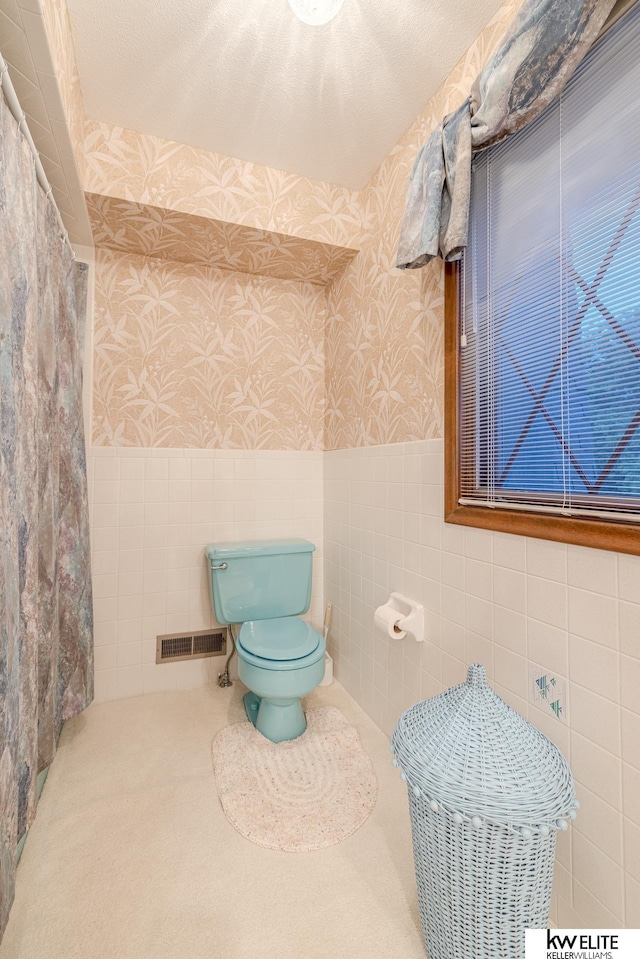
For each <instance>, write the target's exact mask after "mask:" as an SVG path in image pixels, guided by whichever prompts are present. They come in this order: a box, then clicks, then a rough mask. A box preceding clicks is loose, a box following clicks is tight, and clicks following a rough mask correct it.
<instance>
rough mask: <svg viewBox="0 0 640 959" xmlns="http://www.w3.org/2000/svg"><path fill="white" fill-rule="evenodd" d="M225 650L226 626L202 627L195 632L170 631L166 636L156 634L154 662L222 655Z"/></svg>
mask: <svg viewBox="0 0 640 959" xmlns="http://www.w3.org/2000/svg"><path fill="white" fill-rule="evenodd" d="M226 652H227V630H226V628H225V629H222V628H218V629H215V630H214V629H202V630H200V631H199V632H197V633H171V634H169V635H168V636H158V638H157V641H156V663H175V662H179V661H180V660H182V659H203V658H204V657H205V656H224V655H225V653H226Z"/></svg>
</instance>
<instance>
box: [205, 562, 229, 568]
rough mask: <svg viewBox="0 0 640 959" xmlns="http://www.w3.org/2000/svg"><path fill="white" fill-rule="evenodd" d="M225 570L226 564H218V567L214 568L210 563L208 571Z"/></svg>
mask: <svg viewBox="0 0 640 959" xmlns="http://www.w3.org/2000/svg"><path fill="white" fill-rule="evenodd" d="M226 568H227V564H226V563H220V565H219V566H214V565H213V563H211V564H210V566H209V569H226Z"/></svg>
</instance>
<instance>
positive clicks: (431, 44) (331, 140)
mask: <svg viewBox="0 0 640 959" xmlns="http://www.w3.org/2000/svg"><path fill="white" fill-rule="evenodd" d="M68 3H69V9H70V13H71V20H72V27H73V33H74V41H75V46H76V55H77V59H78V64H79V69H80V78H81V83H82V91H83V94H84V100H85V106H86V109H87V112H88V114H89V115H90V116H91V117H93V118H95V119H97V120H106V121H109V122H111V123H113V124H116V125H118V126H124V127H129V128H131V129H133V130H139V131H140V132H142V133H150V134H155V135H156V136H161V137H165V138H167V139H169V140H177V141H179V142H181V143H187V144H191V145H193V146H199V147H203V148H205V149H207V150H210V151H212V152H215V153H223V154H227V155H229V156H234V157H238V158H239V159H242V160H250V161H253V162H255V163H261V164H264V165H266V166H271V167H275V168H276V169H281V170H286V171H288V172H291V173H297V174H299V175H301V176H309V177H313V178H315V179H319V180H325V181H328V182H330V183H337V184H340V185H342V186H346V187H351V188H354V189H359V188H360V187H362V186H363V185H364V184H365V183H366V181H367V180H368V178H369V177H370V176H371V174H372V173H373V172H374V171H375V170H376V169H377V167H378V166H379V164H380V163H381V162H382V160H383V159H384V157H385V156H386V155H387V153H389V151H390V150H391V149H392V147H393V146H394V144H395V143H396V141H397V140H398V139H399V137H400V136H401V135H402V133H403V132H404V131H405V130H406V129H407V127H408V126H409V125H410V123H411V122H412V121H413V120H414V119H415V117H416V116H417V114H418V113H419V112H420V110H421V109H422V107H423V106H424V104H425V103H426V102H427V100H428V99H429V97H430V96H431V95H432V94H433V93H434V92H435V90H436V89H437V87H438V86H439V84H440V83H441V82H442V80H443V79H444V78H445V76H446V75H447V73H448V72H449V70H450V69H451V68H452V67H453V66H454V65H455V64H456V62H457V61H458V59H459V58H460V56H461V55H462V54H463V53H464V51H465V50H466V49H467V47H468V46H469V45H470V43H471V42H472V40H473V39H474V38H475V37H476V36H477V35H478V33H480V31H481V30H482V29H483V27H484V26H485V25H486V24H487V23H488V22H489V20H490V19H491V17H492V16H493V14H494V12H495V11H496V10H497V9H498V7H499V6H500V0H458V2H456V3H452V2H451V0H344V5H343V7H342V9H341V11H340V12H339V13H338V15H337V16H336V18H335V19H334V20H333V21H331V22H330V23H329V24H327V25H326V26H323V27H310V26H307V25H305V24H303V23H301V22H300V21H299V20H298V19H297V18H296V17H295V15H294V14H293V12H292V11H291V8H290V7H289V3H288V0H109V2H106V0H68Z"/></svg>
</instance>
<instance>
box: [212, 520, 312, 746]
mask: <svg viewBox="0 0 640 959" xmlns="http://www.w3.org/2000/svg"><path fill="white" fill-rule="evenodd" d="M314 550H315V546H314V545H313V543H310V542H308V541H307V540H306V539H280V540H250V541H247V542H239V543H220V544H218V545H210V546H207V557H208V561H209V571H210V572H209V581H210V586H211V600H212V603H213V611H214V614H215V617H216V620H217V621H218V623H220V625H222V626H229V625H231V624H232V623H235V624H238V623H241V624H242V628H241V629H240V633H239V635H238V637H237V639H236V650H237V653H238V676H239V677H240V680H241V681H242V682H243V683H244V684H245V686H247V687H248V688H249V690H250V691H249V692H248V693H246V695H245V697H244V704H245V709H246V711H247V716H248V717H249V719H250V720H251V722H252V723H253V724H254V726H255V727H256V729H257V730H258V731H259V732H261V733H262V735H263V736H266V738H267V739H270V740H271V741H272V742H274V743H279V742H282V741H283V740H286V739H296V738H297V737H298V736H301V735H302V733H303V732H304V731H305V729H306V728H307V721H306V719H305V716H304V711H303V709H302V703H301V701H300V700H301V698H302V697H303V696H306V695H307V694H308V693H310V692H311V691H312V690H313V689H315V688H316V686H318V685H319V684H320V682H321V680H322V678H323V676H324V654H325V648H326V641H325V639H324V636H322V635H321V634H320V633H319V632H318V631H317V630H315V629H313V628H312V627H311V626H309V625H308V623H305V621H304V620H302V619H300V618H299V617H300V615H301V614H302V613H306V611H307V610H308V609H309V603H310V602H311V578H312V567H313V552H314Z"/></svg>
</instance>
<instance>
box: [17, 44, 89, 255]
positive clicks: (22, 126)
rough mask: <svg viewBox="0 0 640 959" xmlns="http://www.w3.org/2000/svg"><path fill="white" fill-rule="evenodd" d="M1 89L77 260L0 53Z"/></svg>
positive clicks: (62, 232)
mask: <svg viewBox="0 0 640 959" xmlns="http://www.w3.org/2000/svg"><path fill="white" fill-rule="evenodd" d="M0 87H1V88H2V90H3V92H4V96H5V99H6V101H7V106H8V107H9V109H10V110H11V113H12V114H13V116H14V117H15V119H16V120H17V122H18V126H19V128H20V130H21V131H22V134H23V136H24V138H25V140H26V141H27V143H28V144H29V147H30V149H31V152H32V153H33V160H34V165H35V168H36V179H37V181H38V183H39V184H40V186H41V187H42V189H43V190H44V192H45V194H46V195H47V196H48V197H49V199H50V201H51V203H53V209H54V210H55V214H56V217H57V220H58V225H59V227H60V233H61V237H62V240H64V241H66V242H67V243H68V244H69V249H70V250H71V255H72V256H73V259H74V260H75V258H76V254H75V252H74V249H73V247H72V246H71V240H70V239H69V234H68V232H67V228H66V227H65V225H64V223H63V221H62V216H61V214H60V210H59V209H58V204H57V203H56V201H55V197H54V195H53V190H52V189H51V184H50V183H49V181H48V179H47V174H46V173H45V172H44V167H43V166H42V161H41V159H40V154H39V153H38V150H37V148H36V145H35V143H34V142H33V137H32V136H31V130H30V129H29V125H28V123H27V117H26V114H25V112H24V110H23V109H22V107H21V106H20V101H19V100H18V95H17V93H16V91H15V87H14V85H13V82H12V80H11V76H10V75H9V67H8V66H7V61H6V60H5V59H4V57H3V56H2V54H1V53H0Z"/></svg>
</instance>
